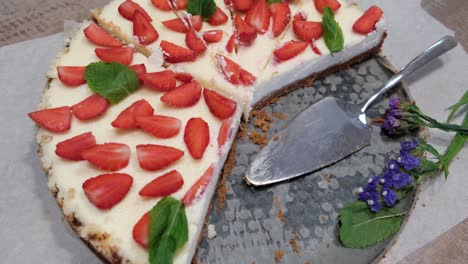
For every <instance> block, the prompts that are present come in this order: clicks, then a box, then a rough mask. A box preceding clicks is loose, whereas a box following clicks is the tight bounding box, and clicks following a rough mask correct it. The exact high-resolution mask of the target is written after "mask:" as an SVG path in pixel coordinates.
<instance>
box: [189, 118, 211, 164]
mask: <svg viewBox="0 0 468 264" xmlns="http://www.w3.org/2000/svg"><path fill="white" fill-rule="evenodd" d="M184 142H185V145H186V146H187V149H188V151H189V152H190V155H192V157H193V158H194V159H197V160H198V159H201V158H203V154H204V153H205V150H206V148H207V147H208V144H209V143H210V129H209V127H208V124H207V123H206V122H205V120H203V119H202V118H199V117H198V118H190V119H189V121H187V125H186V126H185V132H184Z"/></svg>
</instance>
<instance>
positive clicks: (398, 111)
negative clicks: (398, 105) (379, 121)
mask: <svg viewBox="0 0 468 264" xmlns="http://www.w3.org/2000/svg"><path fill="white" fill-rule="evenodd" d="M387 115H389V116H393V117H395V118H402V117H403V111H402V110H401V109H389V110H388V111H387Z"/></svg>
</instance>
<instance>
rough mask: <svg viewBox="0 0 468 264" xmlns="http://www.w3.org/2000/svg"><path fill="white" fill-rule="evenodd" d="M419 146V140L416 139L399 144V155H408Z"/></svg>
mask: <svg viewBox="0 0 468 264" xmlns="http://www.w3.org/2000/svg"><path fill="white" fill-rule="evenodd" d="M418 145H419V140H418V139H417V138H415V139H413V140H409V141H402V142H401V143H400V146H401V149H400V155H402V154H403V153H409V152H410V151H411V150H413V149H414V148H416V147H417V146H418Z"/></svg>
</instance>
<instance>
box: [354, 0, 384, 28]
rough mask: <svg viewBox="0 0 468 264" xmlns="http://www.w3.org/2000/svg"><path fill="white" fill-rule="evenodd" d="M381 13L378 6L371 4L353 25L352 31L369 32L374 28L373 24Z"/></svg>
mask: <svg viewBox="0 0 468 264" xmlns="http://www.w3.org/2000/svg"><path fill="white" fill-rule="evenodd" d="M382 15H383V11H382V9H380V8H379V7H378V6H371V7H370V8H369V9H367V11H366V12H364V14H362V16H361V17H360V18H358V20H357V21H356V22H355V23H354V25H353V30H354V32H357V33H360V34H369V33H371V32H372V31H374V30H375V24H376V23H377V22H378V21H379V20H380V18H381V17H382Z"/></svg>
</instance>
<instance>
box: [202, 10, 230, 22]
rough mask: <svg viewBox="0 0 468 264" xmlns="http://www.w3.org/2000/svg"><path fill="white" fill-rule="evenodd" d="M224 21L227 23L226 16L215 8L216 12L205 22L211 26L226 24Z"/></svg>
mask: <svg viewBox="0 0 468 264" xmlns="http://www.w3.org/2000/svg"><path fill="white" fill-rule="evenodd" d="M226 21H228V16H227V15H226V13H224V11H223V10H222V9H221V8H219V7H216V12H215V13H214V14H213V15H212V16H211V17H210V19H208V20H207V22H208V23H209V24H211V25H213V26H219V25H222V24H224V23H226Z"/></svg>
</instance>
